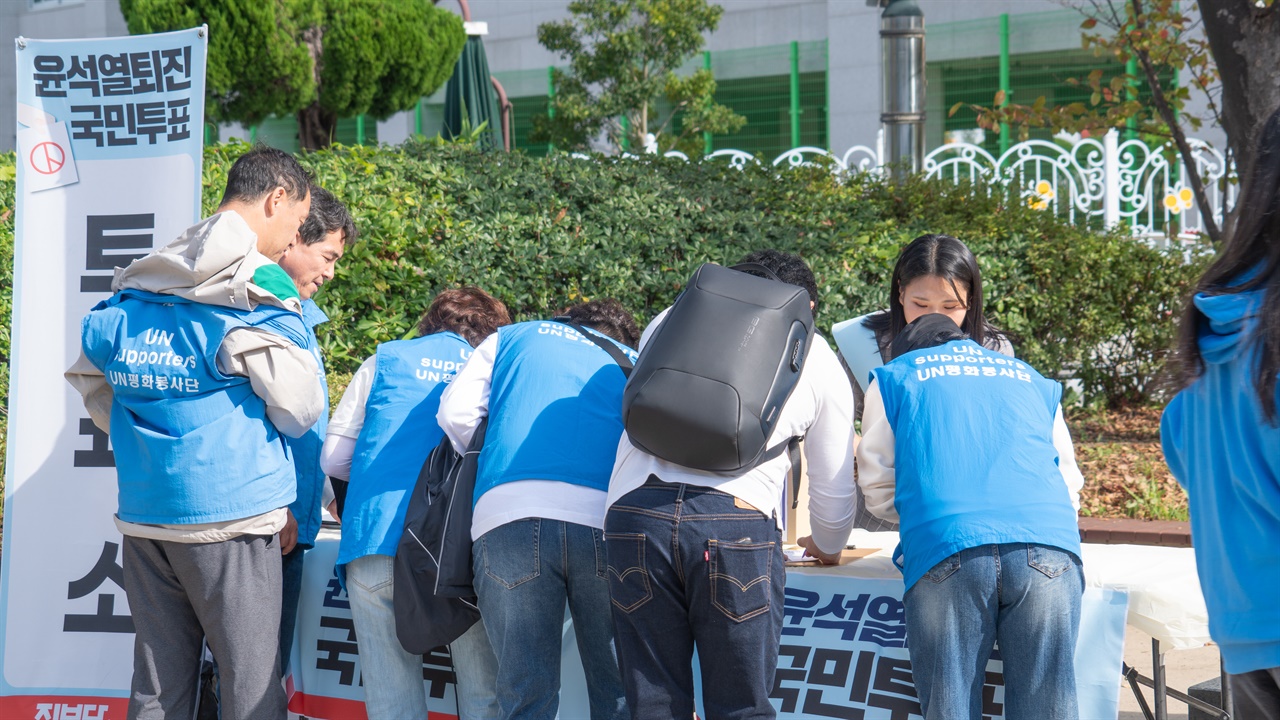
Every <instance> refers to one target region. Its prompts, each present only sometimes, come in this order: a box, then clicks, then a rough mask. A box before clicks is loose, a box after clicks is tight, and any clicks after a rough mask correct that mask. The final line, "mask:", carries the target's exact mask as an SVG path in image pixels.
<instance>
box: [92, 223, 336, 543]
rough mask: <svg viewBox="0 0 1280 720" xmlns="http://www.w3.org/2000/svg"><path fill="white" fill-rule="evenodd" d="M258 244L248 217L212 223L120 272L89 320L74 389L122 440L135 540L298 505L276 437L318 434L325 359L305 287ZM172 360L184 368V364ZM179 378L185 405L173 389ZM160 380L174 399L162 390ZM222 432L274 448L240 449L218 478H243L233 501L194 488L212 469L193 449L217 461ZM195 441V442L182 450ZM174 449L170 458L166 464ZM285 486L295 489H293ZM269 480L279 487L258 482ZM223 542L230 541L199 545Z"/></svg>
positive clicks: (125, 497) (124, 514)
mask: <svg viewBox="0 0 1280 720" xmlns="http://www.w3.org/2000/svg"><path fill="white" fill-rule="evenodd" d="M256 245H257V237H256V235H255V234H254V233H253V232H252V231H251V230H250V229H249V226H248V224H247V223H245V221H244V219H243V218H241V217H240V216H239V215H237V214H235V213H234V212H227V213H220V214H218V215H214V216H213V217H211V218H209V219H207V220H204V221H202V222H201V223H199V224H197V225H195V226H193V227H191V228H189V229H188V230H187V231H186V232H184V233H183V234H182V235H181V236H180V237H179V238H178V239H177V240H175V241H174V242H172V243H170V244H169V245H168V246H166V247H164V248H162V249H160V250H158V251H156V252H154V253H152V254H150V255H148V256H146V257H145V258H142V259H140V260H137V261H135V262H134V263H133V264H131V265H130V266H129V267H127V268H124V269H117V271H116V277H115V280H114V282H113V289H114V290H115V291H116V295H115V296H113V297H112V298H110V299H108V300H106V301H104V302H103V303H101V304H99V306H98V307H96V308H94V310H92V311H91V312H90V313H89V315H88V316H87V317H86V319H85V325H84V333H83V336H82V353H81V357H80V359H79V360H78V361H77V362H76V364H75V365H74V366H73V367H72V368H71V369H70V370H69V371H68V372H67V379H68V381H69V382H71V384H72V385H73V386H75V387H76V389H77V390H79V391H80V392H81V394H82V395H83V396H84V399H85V407H86V409H88V410H89V413H90V415H91V417H92V418H93V420H94V422H95V424H97V425H98V427H100V428H102V429H103V430H106V431H107V432H112V433H113V438H112V439H113V444H114V445H116V447H117V461H118V472H119V474H120V479H121V520H123V521H125V522H123V523H120V524H121V526H122V531H126V532H127V534H134V533H128V531H127V529H126V528H125V527H124V526H126V525H129V524H130V523H145V524H156V525H187V524H191V525H197V524H198V525H207V524H211V523H212V524H217V523H234V522H235V521H237V520H244V519H247V518H252V517H255V516H258V515H261V514H263V513H264V512H268V511H273V510H276V509H279V508H281V507H283V506H284V505H287V504H288V501H289V500H292V498H293V495H294V485H295V482H296V481H294V480H293V466H292V462H291V461H290V460H289V457H288V453H287V451H285V450H284V449H283V448H284V444H283V442H282V441H278V440H277V439H278V433H284V434H286V435H290V436H294V437H296V436H298V435H301V434H302V433H303V432H305V431H306V430H307V429H308V428H309V427H311V426H312V425H313V424H314V423H315V421H316V419H317V418H318V416H319V414H320V413H321V411H322V409H323V403H324V399H323V396H322V392H321V384H320V380H319V371H318V367H317V365H316V362H315V360H314V358H313V357H312V355H311V353H310V352H308V351H307V350H305V349H304V348H302V347H300V346H299V345H301V344H305V338H306V331H305V328H304V327H303V324H302V319H301V316H300V308H301V306H300V304H299V300H298V296H297V290H296V288H295V286H294V285H293V282H292V281H291V280H290V279H289V277H288V275H287V274H286V273H285V272H284V270H283V269H281V268H280V267H279V266H278V265H276V264H275V263H274V262H272V261H271V260H270V259H268V258H267V257H265V256H263V255H262V254H260V253H258V251H257V249H256ZM131 323H132V325H131ZM139 323H141V324H139ZM149 332H153V333H159V335H156V336H155V337H164V339H165V343H161V344H156V343H154V342H152V343H151V347H150V348H147V347H146V345H147V343H148V340H149V339H150V338H151V336H148V335H147V333H149ZM140 338H141V340H142V343H141V344H140V343H139V339H140ZM166 343H167V344H166ZM161 345H163V347H161ZM135 346H136V347H135ZM131 349H132V350H134V351H137V353H138V356H140V357H139V358H138V359H135V357H137V356H135V355H132V354H131V353H130V350H131ZM146 349H150V350H164V351H165V352H162V353H159V354H157V353H156V352H151V353H148V352H143V350H146ZM148 354H150V355H156V358H160V360H159V362H153V361H152V360H155V359H156V358H151V359H148V358H147V357H146V356H147V355H148ZM170 356H173V357H178V356H181V357H183V358H186V360H185V361H184V363H183V365H181V366H178V365H176V364H175V363H173V362H172V361H173V357H170ZM175 366H176V367H178V370H176V371H175V370H174V367H175ZM109 368H110V375H109V376H104V371H107V370H108V369H109ZM138 370H140V371H141V372H136V371H138ZM179 376H181V379H182V381H183V382H184V387H183V388H182V390H181V391H180V392H181V393H182V394H178V393H177V392H175V391H174V389H173V387H172V385H173V380H174V379H175V378H178V377H179ZM161 378H164V384H165V385H166V388H165V392H160V389H159V388H158V386H159V384H160V383H161ZM135 383H136V384H135ZM148 391H149V392H148ZM117 395H118V396H117ZM157 423H158V424H159V425H160V427H159V428H158V430H159V431H158V432H157V428H156V427H155V425H156V424H157ZM167 423H172V427H168V426H167V425H166V424H167ZM217 423H229V425H228V427H229V428H230V429H231V431H234V433H235V434H236V435H235V436H236V437H239V438H241V439H242V440H244V439H247V438H253V437H257V436H259V435H260V436H261V439H262V440H263V443H255V445H256V446H255V447H252V448H233V450H235V454H233V455H231V456H229V457H232V458H236V462H237V464H238V465H239V466H238V467H237V466H233V465H226V466H224V467H221V468H220V472H222V473H224V474H225V475H226V476H227V477H232V476H234V481H233V482H231V483H229V484H227V485H225V487H224V489H228V490H230V489H231V486H232V485H235V490H234V491H233V492H230V493H227V495H228V496H229V497H227V498H226V500H225V501H224V502H216V501H215V500H214V498H216V496H217V494H216V493H208V492H206V490H207V488H204V487H202V485H201V484H200V482H199V481H196V480H193V477H194V476H197V475H199V474H200V472H201V470H200V469H199V468H196V467H192V466H191V465H190V464H189V459H184V458H188V456H187V455H185V454H184V453H187V452H192V453H194V454H193V455H191V456H190V457H198V458H200V459H201V462H202V463H203V462H204V461H205V460H208V459H209V458H208V457H207V456H208V455H210V453H209V452H207V451H206V450H191V448H194V447H196V444H197V443H199V442H205V443H206V447H207V448H212V447H213V446H214V445H216V443H213V442H211V441H210V439H209V438H205V440H204V441H201V440H199V433H200V432H204V431H206V430H204V429H206V428H211V427H213V426H215V425H216V424H217ZM254 427H257V428H258V429H257V430H254V429H253V428H254ZM113 431H114V432H113ZM220 432H222V431H221V430H220ZM166 433H167V435H166ZM177 436H181V437H177ZM175 437H177V439H175ZM188 437H189V438H190V441H191V442H190V444H189V445H184V444H183V441H184V440H185V439H186V438H188ZM122 449H123V450H124V452H123V454H122V452H121V451H122ZM162 449H163V452H164V453H166V454H165V455H163V456H158V455H156V453H157V452H160V451H161V450H162ZM175 453H176V454H175ZM170 461H173V462H170ZM246 463H247V464H248V466H252V467H248V466H246V465H245V464H246ZM217 464H218V463H216V462H215V463H211V464H209V465H207V466H203V465H202V467H203V468H204V470H208V471H209V472H208V473H207V474H208V476H209V477H208V478H206V479H207V480H208V481H209V482H210V483H216V482H217V477H218V471H214V470H212V469H211V468H212V467H213V466H214V465H217ZM184 468H185V469H184ZM285 476H287V477H288V478H290V480H289V481H288V483H287V484H286V483H284V481H282V480H281V478H283V477H285ZM268 477H269V478H271V480H270V482H269V483H267V484H269V485H270V486H271V487H270V488H267V489H265V490H264V487H263V483H262V482H258V483H256V484H255V480H261V479H262V478H268ZM237 483H238V484H237ZM219 486H222V485H221V484H220V483H219ZM232 495H235V496H236V497H230V496H232ZM143 496H145V499H142V500H140V499H139V498H140V497H143ZM213 505H218V507H214V506H213ZM126 508H128V510H126ZM279 514H280V515H281V516H282V515H283V511H280V513H279ZM212 539H222V538H217V537H214V538H209V537H204V538H200V541H207V540H212Z"/></svg>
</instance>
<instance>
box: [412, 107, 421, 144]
mask: <svg viewBox="0 0 1280 720" xmlns="http://www.w3.org/2000/svg"><path fill="white" fill-rule="evenodd" d="M413 134H414V135H421V134H422V98H418V104H417V105H414V106H413Z"/></svg>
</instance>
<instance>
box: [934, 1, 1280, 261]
mask: <svg viewBox="0 0 1280 720" xmlns="http://www.w3.org/2000/svg"><path fill="white" fill-rule="evenodd" d="M1199 2H1200V18H1199V20H1197V19H1196V18H1195V17H1193V16H1191V15H1189V14H1187V13H1184V12H1182V7H1181V5H1182V3H1180V2H1178V0H1074V2H1072V1H1068V0H1064V4H1068V5H1071V6H1073V7H1076V8H1078V9H1080V10H1081V11H1082V12H1083V13H1084V15H1085V20H1084V22H1083V23H1082V24H1081V28H1082V29H1084V30H1087V31H1088V30H1094V29H1095V28H1098V27H1099V26H1101V27H1102V28H1104V29H1105V30H1106V31H1105V32H1092V33H1090V32H1087V33H1086V34H1085V36H1084V45H1085V47H1087V48H1093V50H1094V52H1095V54H1097V55H1099V56H1104V55H1109V56H1112V57H1114V58H1115V59H1117V60H1119V61H1121V62H1126V63H1127V62H1128V61H1129V60H1130V58H1132V59H1133V60H1135V61H1136V65H1137V71H1138V72H1137V74H1136V75H1129V74H1122V75H1117V76H1116V77H1113V78H1112V79H1111V81H1110V83H1107V84H1104V83H1102V75H1103V73H1102V71H1101V70H1095V71H1094V72H1092V73H1090V75H1089V76H1088V77H1087V78H1085V79H1080V78H1071V79H1068V81H1067V82H1069V83H1072V84H1082V83H1087V84H1088V85H1089V86H1090V87H1091V89H1092V90H1093V93H1092V96H1091V98H1090V101H1089V103H1088V104H1087V105H1086V104H1084V103H1072V104H1070V105H1064V106H1049V105H1047V104H1046V102H1045V98H1044V97H1040V98H1038V99H1037V100H1036V101H1035V102H1034V103H1032V104H1030V105H1019V104H1013V103H1009V102H1008V98H1006V97H1005V96H1004V93H1003V92H997V93H996V95H995V99H994V102H993V104H992V107H980V106H971V107H973V109H974V110H975V111H977V113H978V124H979V126H981V127H984V128H987V129H990V130H995V129H998V128H999V127H1000V125H1001V124H1003V123H1009V124H1010V125H1013V126H1016V127H1018V129H1019V134H1020V135H1021V136H1022V137H1023V138H1025V137H1026V135H1027V130H1028V128H1030V127H1050V128H1053V129H1055V130H1067V131H1071V132H1084V133H1102V132H1105V131H1106V130H1108V129H1110V128H1118V127H1123V126H1125V125H1126V124H1128V123H1130V122H1132V123H1133V124H1134V125H1136V126H1137V127H1138V129H1139V131H1140V132H1142V133H1144V134H1147V135H1154V136H1157V137H1165V138H1169V139H1170V140H1171V141H1172V142H1173V144H1174V147H1175V148H1176V149H1177V151H1178V154H1179V156H1180V157H1181V159H1182V164H1183V167H1184V168H1185V170H1186V173H1187V182H1188V184H1189V185H1190V186H1191V188H1190V189H1191V191H1192V194H1193V195H1194V197H1195V201H1196V204H1197V206H1198V207H1199V210H1200V215H1201V217H1202V218H1203V221H1204V227H1205V232H1206V233H1207V234H1208V235H1209V238H1210V239H1211V240H1212V241H1213V242H1215V243H1217V242H1218V241H1220V240H1221V238H1222V236H1223V230H1222V228H1220V227H1219V226H1218V224H1217V222H1216V221H1215V219H1214V216H1213V211H1212V207H1211V204H1210V200H1209V196H1208V193H1207V192H1206V190H1205V187H1204V181H1203V178H1201V177H1200V173H1199V169H1198V167H1197V165H1196V162H1195V160H1194V156H1193V152H1194V149H1193V148H1192V147H1191V144H1190V142H1189V141H1188V140H1187V133H1186V128H1187V127H1190V128H1192V129H1198V128H1200V127H1201V126H1202V124H1203V123H1204V122H1206V121H1208V122H1212V123H1214V124H1215V125H1219V126H1221V127H1222V128H1223V129H1224V130H1225V131H1226V134H1227V145H1228V147H1227V152H1226V158H1227V162H1228V164H1230V163H1232V162H1233V161H1234V160H1238V159H1241V158H1249V157H1250V156H1251V151H1252V147H1253V142H1254V136H1255V134H1256V132H1257V129H1258V128H1259V127H1260V126H1261V124H1262V122H1263V121H1265V120H1266V119H1267V116H1268V115H1270V113H1271V111H1272V110H1273V109H1275V107H1276V106H1277V104H1280V73H1278V72H1277V70H1276V68H1278V67H1280V26H1278V23H1280V20H1277V19H1276V12H1275V9H1276V6H1277V4H1280V3H1278V2H1277V0H1199ZM1199 23H1203V33H1204V36H1205V37H1204V38H1201V37H1199V36H1198V35H1197V33H1196V32H1194V31H1195V30H1197V29H1198V25H1199ZM1170 70H1175V71H1185V72H1187V73H1188V75H1189V77H1190V79H1191V83H1192V84H1193V85H1194V86H1196V87H1197V88H1199V89H1200V91H1202V92H1204V93H1205V95H1206V96H1207V97H1208V100H1209V102H1208V105H1207V113H1208V116H1207V117H1200V116H1197V115H1195V114H1192V113H1189V112H1188V109H1187V102H1188V100H1189V99H1190V97H1191V95H1190V90H1189V88H1188V87H1187V86H1185V85H1184V86H1181V87H1176V88H1174V87H1167V86H1165V85H1164V84H1163V83H1162V82H1161V76H1162V74H1164V73H1165V72H1166V71H1170ZM1140 82H1143V83H1145V84H1146V85H1147V87H1148V88H1150V92H1151V99H1150V103H1149V104H1147V103H1142V102H1139V101H1138V99H1137V93H1136V92H1135V91H1134V88H1135V86H1136V85H1137V84H1138V83H1140ZM961 105H962V103H957V104H956V105H955V106H953V107H952V108H951V113H952V114H954V113H955V112H956V111H957V110H958V109H959V108H960V107H961ZM1228 219H1229V218H1228Z"/></svg>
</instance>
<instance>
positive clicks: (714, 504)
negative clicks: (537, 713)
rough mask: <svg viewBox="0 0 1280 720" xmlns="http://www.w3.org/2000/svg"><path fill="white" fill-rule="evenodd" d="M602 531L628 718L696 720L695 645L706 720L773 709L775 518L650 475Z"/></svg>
mask: <svg viewBox="0 0 1280 720" xmlns="http://www.w3.org/2000/svg"><path fill="white" fill-rule="evenodd" d="M605 538H606V545H607V547H608V550H609V594H610V596H611V598H612V600H613V624H614V631H615V633H616V635H617V643H618V660H619V663H620V664H621V666H622V677H623V683H624V685H625V686H626V689H627V703H628V705H630V706H631V711H632V716H633V717H634V718H635V719H636V720H649V719H650V718H664V719H665V718H688V717H692V716H693V712H694V694H693V651H694V647H695V645H696V646H697V649H698V659H699V663H700V669H701V671H702V701H703V709H704V710H705V711H706V716H705V717H706V718H707V720H720V719H721V718H733V719H734V720H740V719H747V718H753V719H754V718H773V717H775V715H776V713H775V711H774V708H773V705H771V704H770V703H769V692H770V690H771V689H772V688H773V675H774V671H775V670H776V669H777V667H778V642H779V639H780V638H781V633H782V603H783V599H782V598H783V590H784V587H785V584H786V577H785V570H784V568H783V555H782V539H781V536H780V533H779V531H778V527H777V523H776V522H775V521H774V519H773V518H772V517H770V516H767V515H765V514H764V513H762V512H760V511H758V510H756V509H755V508H752V507H750V506H745V504H744V503H742V502H740V501H738V500H736V499H735V498H734V497H733V496H732V495H728V494H726V493H723V492H720V491H718V490H713V489H711V488H703V487H697V486H692V485H678V484H668V483H664V482H662V481H660V480H658V479H656V478H655V477H653V476H650V478H649V481H648V482H646V483H645V484H644V485H643V486H641V487H640V488H637V489H636V490H634V491H632V492H630V493H627V494H626V495H624V496H623V497H622V498H621V499H619V500H618V501H617V502H616V503H615V504H614V505H613V507H611V508H609V513H608V515H607V516H606V517H605Z"/></svg>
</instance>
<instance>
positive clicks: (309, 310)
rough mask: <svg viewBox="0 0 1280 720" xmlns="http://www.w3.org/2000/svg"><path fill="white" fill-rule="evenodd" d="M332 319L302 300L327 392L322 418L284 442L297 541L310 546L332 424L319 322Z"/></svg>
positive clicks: (310, 344)
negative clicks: (294, 492) (294, 493)
mask: <svg viewBox="0 0 1280 720" xmlns="http://www.w3.org/2000/svg"><path fill="white" fill-rule="evenodd" d="M325 322H329V316H328V315H325V314H324V311H323V310H321V309H320V306H319V305H316V304H315V301H313V300H303V301H302V323H303V325H305V326H306V328H307V344H306V345H305V346H304V349H306V350H309V351H310V352H311V354H312V356H314V357H315V359H316V367H318V368H319V369H320V388H321V390H322V391H323V392H324V399H325V411H324V412H322V413H320V419H319V420H316V424H315V425H313V426H312V427H311V429H310V430H308V431H307V432H306V433H305V434H304V435H303V436H302V437H299V438H291V437H286V438H285V443H286V444H287V445H288V446H289V452H290V453H291V454H292V455H293V463H294V468H295V470H296V471H297V475H298V497H297V499H295V500H294V501H293V504H292V505H290V506H289V510H290V511H291V512H292V513H293V517H294V519H296V520H297V521H298V545H300V546H301V547H303V548H311V547H312V546H314V545H315V544H316V535H318V534H319V533H320V499H321V497H322V496H323V495H324V470H321V469H320V450H321V449H322V448H323V447H324V433H325V429H326V428H327V427H328V426H329V410H328V408H329V381H328V380H327V379H326V378H325V373H324V358H323V357H321V356H320V339H319V338H317V337H316V330H315V328H316V326H317V325H319V324H320V323H325Z"/></svg>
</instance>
